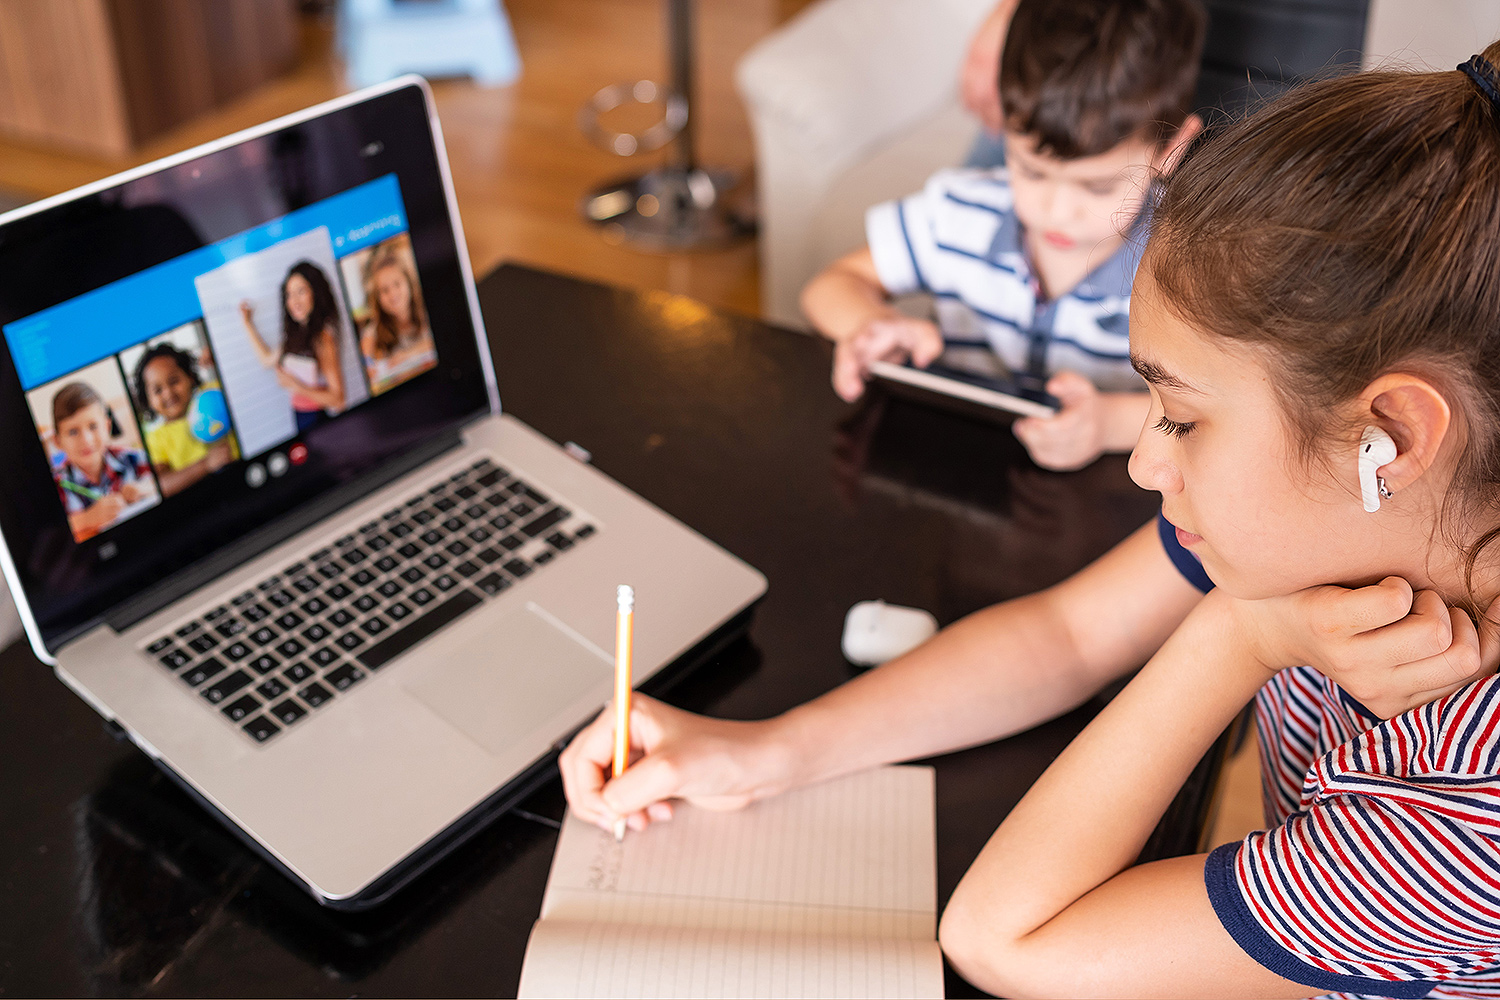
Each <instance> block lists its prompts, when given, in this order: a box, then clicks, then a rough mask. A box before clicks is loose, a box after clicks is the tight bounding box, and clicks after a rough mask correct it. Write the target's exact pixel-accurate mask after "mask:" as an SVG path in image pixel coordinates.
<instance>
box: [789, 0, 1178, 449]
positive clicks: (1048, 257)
mask: <svg viewBox="0 0 1500 1000" xmlns="http://www.w3.org/2000/svg"><path fill="white" fill-rule="evenodd" d="M1204 27H1205V17H1204V14H1203V11H1202V9H1201V7H1200V6H1199V5H1198V2H1197V0H1021V2H1020V3H1019V4H1018V6H1017V7H1016V12H1015V15H1014V18H1013V19H1012V21H1011V24H1010V29H1009V31H1008V32H1007V34H1006V39H1005V48H1004V51H1003V53H1002V56H1001V60H1000V79H999V88H1000V99H1001V104H1002V106H1003V108H1004V111H1005V129H1004V134H1005V146H1006V156H1007V158H1008V161H1009V162H1008V166H1007V167H1004V168H998V169H994V170H942V171H939V172H938V173H936V174H934V175H933V176H932V178H931V179H929V180H928V182H927V185H926V187H925V188H924V189H923V190H922V191H921V192H919V193H917V194H914V195H911V196H909V197H907V198H904V199H902V200H900V201H895V202H887V203H885V204H881V205H877V206H875V207H874V208H872V209H870V211H869V213H868V214H867V215H866V219H865V231H866V237H867V240H868V245H867V246H866V247H865V248H864V249H862V250H858V251H855V252H854V253H851V254H849V255H847V256H845V257H843V258H841V259H840V260H838V261H835V262H834V263H833V264H832V265H830V266H829V267H828V268H827V269H826V270H824V271H823V272H822V273H821V274H819V275H818V276H817V277H815V278H814V279H813V280H812V281H811V282H809V283H808V285H807V287H806V288H805V289H803V293H802V307H803V310H804V311H805V312H806V313H807V316H808V318H809V319H810V320H811V321H812V324H813V326H814V327H816V328H817V329H818V331H819V332H821V333H822V334H823V335H824V336H826V337H828V338H829V339H831V340H833V341H834V343H835V350H834V367H833V385H834V389H835V390H836V391H837V392H838V394H839V395H840V396H842V397H843V398H845V399H847V400H854V399H857V398H858V397H859V396H860V395H861V394H862V393H863V391H864V380H865V378H866V377H867V376H868V374H869V368H870V365H871V363H872V362H874V361H877V360H886V361H905V360H908V359H910V360H911V361H912V362H913V363H914V364H916V365H918V366H924V367H925V366H926V365H928V364H930V363H932V362H933V361H934V360H936V359H937V357H938V355H939V354H941V353H942V352H943V351H944V350H945V348H949V347H961V348H967V349H970V350H973V349H980V350H986V349H987V350H989V351H992V352H993V353H994V354H995V355H996V356H998V358H999V360H1000V361H1001V362H1002V363H1003V364H1004V366H1005V367H1006V368H1008V369H1009V370H1011V371H1012V372H1017V373H1024V374H1027V375H1031V376H1036V377H1039V378H1041V379H1045V380H1046V382H1047V391H1048V392H1050V393H1051V394H1052V395H1054V396H1056V397H1057V398H1058V399H1059V400H1060V401H1061V402H1062V409H1061V411H1060V412H1059V413H1058V414H1056V415H1055V416H1053V417H1050V418H1035V417H1032V418H1026V419H1022V420H1017V421H1016V423H1015V433H1016V437H1018V438H1019V439H1020V440H1021V442H1022V443H1023V444H1024V445H1025V446H1026V449H1027V451H1028V452H1030V454H1031V457H1032V459H1033V460H1034V461H1036V463H1037V464H1038V465H1041V466H1043V467H1045V468H1049V469H1057V470H1066V469H1076V468H1081V467H1082V466H1085V465H1087V464H1089V463H1090V462H1092V461H1094V459H1096V458H1098V457H1099V456H1100V455H1101V454H1103V453H1104V452H1114V451H1118V452H1125V451H1129V450H1130V449H1131V447H1132V446H1133V445H1134V443H1135V440H1136V436H1137V435H1138V434H1139V433H1140V429H1141V425H1142V423H1143V422H1144V420H1145V416H1146V411H1147V409H1148V406H1149V402H1148V397H1147V395H1146V393H1145V391H1144V390H1145V388H1146V387H1145V384H1144V383H1143V382H1142V381H1141V380H1140V378H1139V376H1137V375H1136V374H1135V372H1134V371H1132V369H1131V367H1130V338H1129V310H1130V287H1131V282H1132V281H1133V279H1134V277H1135V270H1136V265H1137V264H1138V263H1139V261H1140V254H1141V249H1142V247H1143V245H1144V242H1145V230H1146V227H1147V224H1148V222H1149V216H1150V211H1151V181H1152V178H1153V177H1155V176H1157V175H1161V174H1165V173H1166V172H1168V171H1170V169H1171V167H1172V165H1173V163H1174V162H1175V161H1176V159H1177V157H1178V156H1179V155H1180V153H1181V152H1182V150H1183V149H1184V148H1185V147H1186V145H1187V144H1188V143H1189V142H1190V141H1191V140H1192V138H1193V137H1194V136H1196V135H1197V134H1198V132H1199V131H1200V130H1201V129H1202V122H1201V121H1200V120H1199V119H1198V117H1197V116H1196V115H1193V114H1191V113H1190V109H1191V107H1192V100H1193V90H1194V86H1195V85H1196V82H1197V77H1198V57H1199V52H1200V50H1201V48H1202V45H1203V34H1204ZM913 292H926V293H928V294H930V295H932V296H933V297H934V299H935V309H936V314H937V322H936V323H933V322H931V321H929V320H925V319H916V318H912V317H909V316H905V315H903V314H902V313H901V312H899V311H898V310H897V309H896V308H895V307H894V305H892V303H891V302H890V301H889V299H890V297H891V296H893V295H903V294H907V293H913Z"/></svg>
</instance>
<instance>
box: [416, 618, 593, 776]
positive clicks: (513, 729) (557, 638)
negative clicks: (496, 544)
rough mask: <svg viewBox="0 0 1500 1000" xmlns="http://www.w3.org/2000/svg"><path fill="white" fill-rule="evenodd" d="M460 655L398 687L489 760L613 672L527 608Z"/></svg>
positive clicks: (560, 630)
mask: <svg viewBox="0 0 1500 1000" xmlns="http://www.w3.org/2000/svg"><path fill="white" fill-rule="evenodd" d="M544 613H545V612H544ZM467 652H468V655H463V653H460V655H457V656H453V657H451V658H450V659H448V660H447V662H446V663H444V664H442V665H441V666H439V667H437V668H435V669H432V670H428V671H424V672H423V676H421V677H420V678H417V679H414V680H413V681H412V682H411V683H410V684H406V685H404V686H405V687H406V689H407V691H409V692H411V694H412V695H413V696H414V697H415V698H416V699H417V700H418V701H420V702H422V704H424V705H426V706H427V707H428V708H430V709H432V710H433V711H434V712H436V713H437V714H438V715H440V716H442V718H443V719H444V720H445V721H447V722H448V723H449V724H450V725H452V726H454V727H455V728H456V729H458V730H459V731H460V732H462V733H463V734H464V735H466V736H468V737H469V738H470V739H472V740H473V741H474V742H475V743H478V744H479V745H480V746H482V747H484V748H485V749H486V750H488V751H489V752H490V753H493V754H503V753H505V752H507V751H509V750H510V749H511V748H512V747H514V745H515V740H516V737H517V736H518V735H520V734H522V733H527V732H530V731H531V730H532V729H534V728H536V726H537V725H538V724H539V723H541V722H543V721H545V720H547V719H549V718H551V717H552V716H553V715H554V714H555V713H557V712H559V711H561V710H562V709H564V708H566V707H567V705H568V704H569V703H570V702H572V701H574V700H575V699H577V698H578V697H579V696H581V695H583V694H585V693H587V692H588V690H589V689H590V688H598V687H599V684H600V680H601V679H604V680H608V678H609V677H610V672H611V671H612V670H613V669H614V663H613V661H612V660H610V659H608V658H607V657H605V656H604V655H603V654H602V653H601V652H600V651H599V650H597V649H594V648H593V647H592V646H587V645H585V644H584V643H583V642H582V641H580V640H578V639H576V638H574V637H573V636H571V635H569V634H568V633H566V632H564V631H563V630H562V629H561V628H559V627H558V626H556V625H554V624H552V623H551V622H550V621H548V620H547V619H546V618H543V617H542V616H541V615H540V614H537V613H536V612H534V611H532V610H530V609H529V608H528V609H524V610H521V611H517V612H515V613H514V614H512V615H510V616H509V617H506V618H503V619H501V620H500V621H498V622H497V623H496V624H495V625H494V626H493V628H490V629H486V630H485V634H484V635H483V637H482V639H481V641H479V642H476V643H474V644H473V645H471V646H470V647H469V650H468V651H467ZM606 687H607V685H606ZM604 693H605V694H606V695H607V694H608V691H607V690H606V691H605V692H604Z"/></svg>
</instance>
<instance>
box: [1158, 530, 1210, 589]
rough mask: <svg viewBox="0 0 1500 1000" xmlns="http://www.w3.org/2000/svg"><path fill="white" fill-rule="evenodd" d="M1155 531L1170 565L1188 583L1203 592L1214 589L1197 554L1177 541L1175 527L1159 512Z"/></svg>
mask: <svg viewBox="0 0 1500 1000" xmlns="http://www.w3.org/2000/svg"><path fill="white" fill-rule="evenodd" d="M1156 533H1157V535H1159V536H1160V537H1161V545H1162V548H1164V549H1166V550H1167V558H1168V559H1170V560H1172V565H1173V566H1176V567H1177V572H1179V573H1181V574H1182V575H1183V577H1184V578H1186V580H1187V582H1188V583H1191V584H1192V585H1193V586H1195V587H1197V588H1198V589H1199V590H1201V591H1203V592H1204V593H1205V594H1206V593H1208V592H1209V591H1210V590H1213V589H1214V582H1213V581H1212V580H1210V579H1209V578H1208V574H1207V573H1205V572H1203V564H1202V563H1201V562H1199V561H1198V557H1197V556H1195V555H1193V554H1192V553H1191V552H1189V551H1188V550H1187V549H1185V548H1183V547H1182V546H1181V545H1179V544H1178V543H1177V529H1176V528H1174V527H1173V526H1172V524H1171V522H1169V521H1168V520H1167V519H1166V518H1165V517H1163V516H1162V515H1161V514H1157V515H1156Z"/></svg>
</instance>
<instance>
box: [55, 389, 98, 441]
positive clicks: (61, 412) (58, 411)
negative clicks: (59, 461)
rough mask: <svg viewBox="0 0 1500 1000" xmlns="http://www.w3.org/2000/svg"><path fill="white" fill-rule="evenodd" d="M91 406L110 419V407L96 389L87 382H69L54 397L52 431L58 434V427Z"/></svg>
mask: <svg viewBox="0 0 1500 1000" xmlns="http://www.w3.org/2000/svg"><path fill="white" fill-rule="evenodd" d="M90 406H98V407H99V408H100V409H101V410H103V411H104V415H105V417H106V419H107V418H109V416H110V413H109V407H107V406H105V405H104V400H102V399H100V398H99V394H98V393H97V392H95V391H94V387H93V386H91V385H89V384H88V383H87V382H69V383H68V384H67V385H65V386H63V387H62V388H61V389H59V390H57V392H56V394H54V395H53V397H52V430H53V433H56V432H57V425H58V424H60V423H62V422H63V421H64V420H67V419H68V418H69V417H71V416H72V415H73V414H75V413H77V412H78V411H79V410H83V409H87V408H88V407H90Z"/></svg>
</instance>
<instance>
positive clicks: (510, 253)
mask: <svg viewBox="0 0 1500 1000" xmlns="http://www.w3.org/2000/svg"><path fill="white" fill-rule="evenodd" d="M663 6H664V5H663V4H662V2H661V0H507V2H506V9H507V11H508V12H509V14H510V17H511V22H512V26H513V28H514V31H515V34H516V42H517V46H518V48H519V49H520V52H521V59H522V63H523V69H522V73H521V77H520V79H519V80H518V81H517V82H516V83H515V84H513V85H511V86H509V87H499V88H483V87H477V86H474V85H473V84H471V83H469V82H467V81H457V80H455V81H444V82H439V83H438V84H437V85H436V87H435V90H436V94H437V102H438V112H439V115H440V117H441V119H442V122H443V130H444V135H445V137H446V139H447V144H448V155H449V157H450V159H451V162H452V167H453V182H454V186H455V187H456V189H457V192H458V204H459V210H460V212H461V213H462V215H463V220H464V229H465V233H466V235H467V237H468V241H469V252H470V255H471V258H472V263H473V265H474V271H475V274H476V275H483V274H484V273H485V272H486V271H488V270H489V269H490V268H492V267H494V266H495V265H496V264H498V263H500V262H501V261H504V260H513V261H521V262H525V263H529V264H536V265H539V266H542V267H548V268H552V269H553V270H557V271H564V272H567V273H570V274H575V275H579V276H581V277H586V278H592V279H595V280H598V281H609V282H613V283H615V284H622V285H629V286H633V287H637V288H655V289H665V290H667V291H672V292H678V293H683V294H687V295H691V296H693V297H695V298H699V299H702V300H703V301H705V302H708V303H710V304H711V305H715V306H719V307H721V308H728V309H733V310H737V311H741V312H749V313H755V312H757V311H758V295H759V288H758V275H757V271H758V269H757V266H756V259H755V245H754V242H753V241H752V240H747V241H745V242H743V243H741V244H738V245H736V246H734V247H732V248H730V249H726V250H720V251H714V252H707V253H694V254H679V255H673V256H661V255H651V254H644V253H639V252H637V251H634V250H631V249H628V248H626V247H623V246H617V245H611V244H610V243H609V242H607V241H606V240H605V239H604V238H603V237H602V235H601V233H600V231H599V230H598V229H596V228H595V227H593V226H591V225H589V224H587V223H585V222H584V221H583V220H582V218H581V217H580V215H579V214H578V203H579V199H580V197H581V196H582V195H583V194H584V192H585V191H587V190H588V189H590V188H591V187H594V186H596V185H598V184H599V183H601V182H603V181H606V180H609V179H611V178H614V177H618V176H622V175H628V174H635V173H639V172H641V171H643V170H645V169H649V168H650V166H652V165H653V164H654V163H655V162H657V161H658V160H659V159H660V158H661V156H662V154H660V153H658V154H645V155H641V156H637V157H631V158H628V159H627V158H621V157H618V156H614V155H612V154H608V153H605V152H602V151H600V150H599V149H597V148H595V147H594V146H592V145H591V144H590V143H589V142H588V141H587V140H586V139H585V138H584V136H583V135H582V133H581V132H580V131H579V129H578V126H577V124H576V119H577V113H578V109H579V107H580V106H581V105H582V104H583V103H584V101H586V100H587V99H588V98H589V97H590V96H591V95H592V94H593V93H594V92H595V91H597V90H598V89H599V88H601V87H603V86H605V85H607V84H610V83H615V82H618V81H634V80H639V79H643V78H654V79H658V80H660V79H663V78H664V76H665V60H666V57H665V52H664V47H663V34H664V24H663V18H662V8H663ZM796 6H798V4H795V3H791V4H789V3H788V2H787V0H703V2H700V3H699V4H698V5H697V9H698V30H697V42H698V48H697V58H698V72H697V74H696V78H697V86H698V92H697V94H696V95H695V105H694V108H695V112H696V114H695V118H696V120H697V146H698V158H699V161H700V162H701V163H703V164H705V165H709V166H718V167H726V168H729V169H731V170H735V171H738V172H741V173H742V174H743V173H744V172H746V171H747V170H748V168H749V167H750V166H751V163H752V160H753V158H754V154H753V148H752V146H751V139H750V132H749V126H748V123H747V122H746V119H745V114H744V111H743V110H742V108H741V106H740V103H739V99H738V97H737V95H736V94H735V92H734V87H733V82H732V74H733V70H734V64H735V63H736V62H737V61H738V59H739V57H740V56H741V55H742V54H743V53H744V52H745V50H747V49H748V48H749V47H750V46H751V45H753V44H754V43H755V42H756V41H757V40H758V39H760V38H762V37H764V36H765V34H766V33H767V32H769V31H770V30H771V29H772V28H774V27H775V25H776V24H777V23H778V22H779V21H780V20H782V19H783V18H784V17H785V16H786V15H787V13H788V12H789V11H790V10H791V9H794V8H795V7H796ZM331 42H332V34H331V30H330V28H329V26H328V25H327V24H326V23H323V22H319V21H316V20H313V21H309V22H308V23H307V25H306V31H305V39H304V45H303V57H302V59H301V61H300V64H299V66H298V68H297V69H296V70H295V71H294V72H292V73H291V74H289V75H287V76H285V77H283V78H281V79H279V80H277V81H275V82H274V83H271V84H268V85H267V86H265V87H263V88H262V89H260V90H258V91H256V92H254V93H253V94H251V95H250V96H248V97H246V98H244V99H242V100H238V101H236V102H234V103H233V104H231V105H229V106H227V107H224V108H221V109H219V110H217V111H215V112H213V113H212V114H210V115H207V116H205V117H203V118H200V119H197V120H195V121H193V122H191V123H190V124H188V125H185V126H183V127H181V128H179V129H177V130H175V131H173V132H171V133H170V134H168V135H166V136H164V137H162V138H160V139H158V140H155V141H153V142H151V143H150V144H148V145H147V146H145V147H144V148H142V149H141V150H139V153H138V155H137V156H135V157H134V158H132V159H129V160H120V161H109V160H102V159H99V158H97V157H94V156H75V155H68V154H67V153H63V152H59V151H56V150H48V149H40V148H37V147H35V146H30V145H26V144H23V143H17V142H10V141H6V140H5V139H4V138H3V137H0V189H9V190H11V191H15V192H18V193H21V194H29V195H34V196H38V197H40V196H43V195H49V194H56V193H58V192H60V191H66V190H68V189H69V188H73V187H77V186H78V185H80V184H84V183H87V182H89V181H92V180H97V179H98V178H100V177H105V176H107V175H109V174H111V173H114V172H116V171H118V170H121V169H123V168H125V167H128V166H131V165H133V164H134V163H139V162H145V161H148V160H152V159H155V158H157V157H159V156H163V155H166V154H168V153H172V152H175V151H177V150H180V149H185V148H187V147H189V146H193V145H195V144H197V143H200V142H204V141H207V140H209V139H213V138H216V137H218V136H221V135H224V134H225V133H228V132H232V131H234V130H236V129H239V128H244V127H246V126H249V125H253V124H256V123H258V122H262V121H265V120H267V119H269V118H274V117H276V116H277V115H281V114H285V113H287V112H290V111H295V110H297V109H299V108H303V107H307V106H308V105H311V104H315V103H317V102H319V101H322V100H326V99H328V98H330V97H333V96H336V95H338V94H340V93H343V92H345V91H346V90H347V89H348V88H347V87H346V86H345V85H344V83H343V81H342V74H341V69H340V66H339V64H338V62H337V60H336V58H335V57H334V55H333V52H332V44H331Z"/></svg>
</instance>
